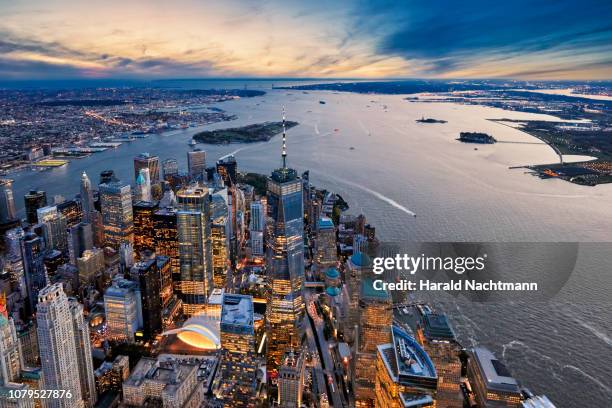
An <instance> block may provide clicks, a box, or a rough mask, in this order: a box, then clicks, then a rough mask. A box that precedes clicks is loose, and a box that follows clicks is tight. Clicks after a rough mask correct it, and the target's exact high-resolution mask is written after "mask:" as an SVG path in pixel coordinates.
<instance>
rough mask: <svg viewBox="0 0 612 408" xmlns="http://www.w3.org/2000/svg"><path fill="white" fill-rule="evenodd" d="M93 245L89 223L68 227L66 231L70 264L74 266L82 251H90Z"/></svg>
mask: <svg viewBox="0 0 612 408" xmlns="http://www.w3.org/2000/svg"><path fill="white" fill-rule="evenodd" d="M93 245H94V236H93V231H92V226H91V224H90V223H87V222H80V223H78V224H77V225H75V226H73V227H70V229H69V230H68V253H69V258H70V263H72V264H73V265H76V260H77V258H80V257H81V256H82V255H83V252H84V251H86V250H88V249H92V248H93Z"/></svg>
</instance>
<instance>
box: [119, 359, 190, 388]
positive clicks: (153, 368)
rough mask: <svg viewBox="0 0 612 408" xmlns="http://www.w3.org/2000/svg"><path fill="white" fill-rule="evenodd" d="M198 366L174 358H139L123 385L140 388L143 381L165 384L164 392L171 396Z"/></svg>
mask: <svg viewBox="0 0 612 408" xmlns="http://www.w3.org/2000/svg"><path fill="white" fill-rule="evenodd" d="M197 369H198V364H196V363H195V362H192V361H189V360H180V359H175V358H166V359H162V358H159V359H155V358H149V357H143V358H141V359H140V360H139V361H138V363H137V364H136V367H134V369H133V370H132V373H131V374H130V376H129V377H128V379H127V380H125V382H124V384H125V385H128V386H132V387H134V386H135V387H140V386H141V385H142V384H143V383H144V382H145V381H153V382H157V383H161V384H165V387H164V391H166V392H167V393H169V394H172V393H173V391H175V390H176V389H178V386H179V385H180V384H181V383H182V382H183V381H185V379H186V378H187V376H189V375H190V374H191V372H192V371H194V370H197Z"/></svg>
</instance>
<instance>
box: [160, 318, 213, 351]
mask: <svg viewBox="0 0 612 408" xmlns="http://www.w3.org/2000/svg"><path fill="white" fill-rule="evenodd" d="M219 330H220V329H219V320H218V319H215V318H212V317H209V316H207V315H196V316H193V317H191V318H190V319H188V320H187V321H186V322H185V323H184V324H183V327H180V328H178V329H173V330H168V331H166V332H164V333H163V336H167V335H170V334H176V336H177V337H178V338H179V339H180V340H181V341H183V342H184V343H186V344H188V345H190V346H192V347H196V348H199V349H202V350H216V349H219V348H220V347H221V340H220V338H219Z"/></svg>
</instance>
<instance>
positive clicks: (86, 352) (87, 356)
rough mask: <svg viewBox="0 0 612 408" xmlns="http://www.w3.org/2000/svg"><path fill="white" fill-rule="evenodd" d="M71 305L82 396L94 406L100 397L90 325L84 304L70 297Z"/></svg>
mask: <svg viewBox="0 0 612 408" xmlns="http://www.w3.org/2000/svg"><path fill="white" fill-rule="evenodd" d="M69 305H70V316H71V321H72V330H73V333H74V343H75V346H76V356H77V363H78V368H79V380H80V385H81V396H82V397H83V402H84V405H85V407H87V408H92V407H93V406H94V405H95V404H96V401H97V399H98V397H97V393H96V383H95V379H94V369H93V362H92V357H91V341H90V339H89V326H88V325H87V321H86V320H85V319H84V318H83V305H81V304H80V303H79V302H78V301H77V300H76V299H70V301H69Z"/></svg>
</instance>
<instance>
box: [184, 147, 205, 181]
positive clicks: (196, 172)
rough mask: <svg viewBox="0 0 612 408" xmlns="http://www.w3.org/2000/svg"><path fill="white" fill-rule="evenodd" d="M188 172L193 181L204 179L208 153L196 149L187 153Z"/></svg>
mask: <svg viewBox="0 0 612 408" xmlns="http://www.w3.org/2000/svg"><path fill="white" fill-rule="evenodd" d="M187 171H188V172H189V177H191V178H192V179H200V178H204V174H205V171H206V152H205V151H204V150H201V149H194V150H192V151H189V152H187Z"/></svg>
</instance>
